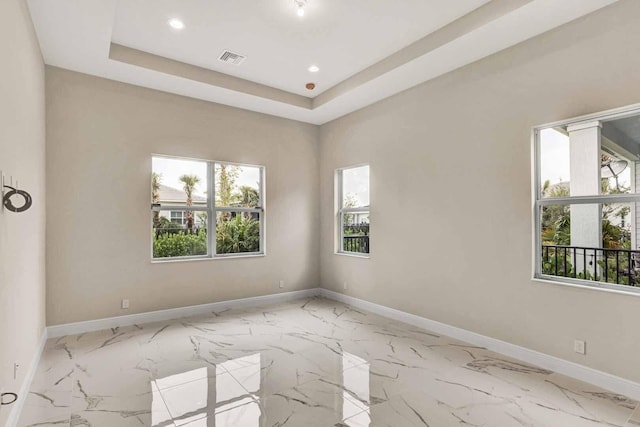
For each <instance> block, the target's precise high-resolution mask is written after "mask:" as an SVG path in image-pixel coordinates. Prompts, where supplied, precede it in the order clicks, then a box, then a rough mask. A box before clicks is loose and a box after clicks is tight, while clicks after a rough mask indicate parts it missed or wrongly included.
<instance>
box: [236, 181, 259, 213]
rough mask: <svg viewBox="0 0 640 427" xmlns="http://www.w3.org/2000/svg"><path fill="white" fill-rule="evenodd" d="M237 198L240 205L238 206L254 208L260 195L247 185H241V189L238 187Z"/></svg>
mask: <svg viewBox="0 0 640 427" xmlns="http://www.w3.org/2000/svg"><path fill="white" fill-rule="evenodd" d="M238 198H239V200H238V203H239V204H240V206H242V207H245V208H255V207H257V206H258V204H259V203H260V195H259V194H258V190H256V189H255V188H253V187H249V186H247V185H243V186H242V187H240V195H239V197H238Z"/></svg>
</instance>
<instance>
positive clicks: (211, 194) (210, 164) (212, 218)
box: [150, 154, 266, 263]
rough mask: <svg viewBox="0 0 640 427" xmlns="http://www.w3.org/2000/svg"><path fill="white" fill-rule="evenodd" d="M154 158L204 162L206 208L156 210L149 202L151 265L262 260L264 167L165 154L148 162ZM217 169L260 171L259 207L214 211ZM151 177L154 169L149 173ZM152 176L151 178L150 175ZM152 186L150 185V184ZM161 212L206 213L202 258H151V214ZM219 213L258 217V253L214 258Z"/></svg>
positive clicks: (167, 206) (263, 241) (264, 229)
mask: <svg viewBox="0 0 640 427" xmlns="http://www.w3.org/2000/svg"><path fill="white" fill-rule="evenodd" d="M155 157H162V158H166V159H176V160H191V161H196V162H203V163H206V164H207V188H206V190H207V191H206V194H207V203H206V206H204V207H203V206H177V205H161V206H156V205H154V204H153V201H152V202H151V219H152V220H151V240H150V241H151V248H150V252H151V262H152V263H167V262H179V261H196V260H211V259H226V258H251V257H263V256H266V239H265V231H266V224H265V222H266V221H265V219H266V216H265V212H266V209H265V204H266V200H265V176H266V167H265V166H264V165H254V164H248V163H236V162H228V161H221V160H204V159H196V158H192V157H181V156H172V155H167V154H152V155H151V159H152V160H153V158H155ZM216 165H226V166H238V167H252V168H257V169H258V170H259V177H260V180H259V183H258V187H259V188H258V199H259V203H258V206H257V207H255V208H246V207H216V205H215V200H216V180H215V177H216V174H215V168H216ZM151 172H152V173H153V168H152V170H151ZM150 175H152V174H150ZM150 185H151V183H150ZM162 211H184V212H186V211H191V212H194V213H195V212H205V213H206V214H207V223H206V224H207V253H206V254H204V255H190V256H176V257H162V258H156V257H154V256H153V238H154V236H153V213H154V212H162ZM218 212H255V213H258V215H259V218H260V221H259V230H260V231H259V232H260V241H259V245H260V250H259V251H257V252H240V253H230V254H217V253H216V252H217V250H216V249H217V248H216V236H217V232H216V231H217V230H216V227H217V220H216V219H217V213H218Z"/></svg>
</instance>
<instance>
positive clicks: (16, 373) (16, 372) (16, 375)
mask: <svg viewBox="0 0 640 427" xmlns="http://www.w3.org/2000/svg"><path fill="white" fill-rule="evenodd" d="M19 367H20V364H19V363H18V362H15V363H14V364H13V379H14V380H17V379H18V368H19Z"/></svg>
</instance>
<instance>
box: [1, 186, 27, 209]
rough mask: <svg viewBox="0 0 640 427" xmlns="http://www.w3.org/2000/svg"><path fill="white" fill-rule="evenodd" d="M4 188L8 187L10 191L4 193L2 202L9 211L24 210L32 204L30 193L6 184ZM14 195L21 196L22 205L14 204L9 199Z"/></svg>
mask: <svg viewBox="0 0 640 427" xmlns="http://www.w3.org/2000/svg"><path fill="white" fill-rule="evenodd" d="M4 188H9V189H10V191H8V192H6V193H5V194H4V198H3V199H2V203H3V204H4V207H5V208H7V209H9V210H10V211H11V212H17V213H20V212H24V211H26V210H27V209H29V208H30V207H31V205H32V204H33V199H32V198H31V195H30V194H29V193H27V192H26V191H24V190H18V189H16V188H14V187H10V186H8V185H5V186H4ZM15 195H18V196H21V197H22V198H23V199H24V203H23V204H22V206H15V205H14V204H13V202H12V201H11V197H12V196H15Z"/></svg>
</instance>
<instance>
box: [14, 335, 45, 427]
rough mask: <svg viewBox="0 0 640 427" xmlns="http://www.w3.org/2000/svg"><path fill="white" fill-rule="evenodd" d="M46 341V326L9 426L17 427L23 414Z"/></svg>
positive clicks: (21, 388)
mask: <svg viewBox="0 0 640 427" xmlns="http://www.w3.org/2000/svg"><path fill="white" fill-rule="evenodd" d="M46 342H47V329H46V328H45V330H44V331H42V335H41V336H40V342H39V343H38V348H36V352H35V354H34V355H33V357H32V358H31V363H30V364H29V369H28V370H27V374H26V375H25V377H24V381H22V386H21V387H20V391H19V392H18V400H16V402H15V403H14V404H12V405H11V406H10V408H11V412H9V418H8V419H7V427H16V426H17V425H18V421H19V420H20V414H22V408H23V407H24V402H25V401H26V400H27V395H28V394H29V389H30V388H31V383H32V382H33V377H35V375H36V371H37V370H38V365H39V364H40V357H41V356H42V351H43V350H44V345H45V343H46Z"/></svg>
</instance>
